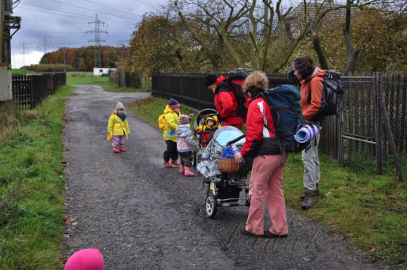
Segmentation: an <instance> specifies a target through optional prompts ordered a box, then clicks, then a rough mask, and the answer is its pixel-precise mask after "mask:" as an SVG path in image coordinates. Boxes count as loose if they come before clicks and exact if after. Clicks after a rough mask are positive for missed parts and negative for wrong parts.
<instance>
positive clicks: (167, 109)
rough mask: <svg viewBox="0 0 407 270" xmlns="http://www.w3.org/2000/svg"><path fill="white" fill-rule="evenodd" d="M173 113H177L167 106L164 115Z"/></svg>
mask: <svg viewBox="0 0 407 270" xmlns="http://www.w3.org/2000/svg"><path fill="white" fill-rule="evenodd" d="M171 112H175V111H173V110H172V109H171V108H170V106H169V105H168V104H167V106H165V109H164V113H171Z"/></svg>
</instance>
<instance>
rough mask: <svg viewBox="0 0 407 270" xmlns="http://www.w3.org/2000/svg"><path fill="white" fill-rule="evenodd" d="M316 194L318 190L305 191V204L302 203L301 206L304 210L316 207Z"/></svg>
mask: <svg viewBox="0 0 407 270" xmlns="http://www.w3.org/2000/svg"><path fill="white" fill-rule="evenodd" d="M316 194H317V192H316V190H309V189H307V190H306V191H305V198H304V202H303V203H302V206H301V208H302V210H307V209H310V208H311V207H312V206H313V205H314V203H315V197H316Z"/></svg>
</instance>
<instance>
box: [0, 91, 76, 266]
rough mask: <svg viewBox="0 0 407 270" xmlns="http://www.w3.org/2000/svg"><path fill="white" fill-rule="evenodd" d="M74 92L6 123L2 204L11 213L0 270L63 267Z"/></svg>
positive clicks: (1, 234)
mask: <svg viewBox="0 0 407 270" xmlns="http://www.w3.org/2000/svg"><path fill="white" fill-rule="evenodd" d="M72 89H73V87H71V86H65V87H63V88H61V89H60V90H59V91H57V93H56V94H55V95H53V96H49V97H48V98H47V99H45V100H44V101H43V103H42V104H41V105H40V106H38V107H37V108H36V109H34V110H31V111H23V112H16V113H11V112H9V115H7V117H6V118H2V123H1V124H2V126H1V128H0V149H1V151H0V203H1V204H2V206H6V207H2V209H1V210H0V214H1V215H2V216H1V219H0V269H62V267H63V265H62V261H61V258H60V256H61V253H60V252H61V244H62V243H61V240H62V232H63V228H64V220H63V211H64V207H63V203H64V197H63V192H64V184H65V182H64V177H63V175H64V169H63V166H62V163H61V161H62V158H63V156H62V152H63V138H62V132H63V127H64V120H63V115H64V103H65V100H66V97H67V96H68V95H69V94H70V91H71V90H72ZM19 179H21V188H20V189H18V188H17V189H16V187H18V182H19ZM12 190H16V193H15V194H12V193H11V192H10V191H12ZM10 202H11V203H10Z"/></svg>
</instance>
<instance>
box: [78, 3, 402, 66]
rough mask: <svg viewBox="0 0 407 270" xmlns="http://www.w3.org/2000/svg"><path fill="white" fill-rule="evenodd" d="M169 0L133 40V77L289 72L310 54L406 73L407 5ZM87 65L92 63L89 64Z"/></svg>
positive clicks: (333, 62) (324, 60) (332, 62)
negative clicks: (239, 71) (240, 69)
mask: <svg viewBox="0 0 407 270" xmlns="http://www.w3.org/2000/svg"><path fill="white" fill-rule="evenodd" d="M338 3H340V4H336V3H335V1H332V0H329V1H328V0H322V1H314V0H304V1H301V3H300V4H299V5H297V6H292V5H291V6H290V5H289V4H287V1H282V0H276V1H272V0H205V1H201V0H170V2H169V4H168V5H167V8H166V9H165V10H163V11H162V12H161V13H156V14H148V15H145V16H144V18H143V20H142V22H141V23H140V24H138V25H137V26H136V29H135V31H134V32H133V34H132V40H131V43H130V51H129V56H128V58H127V61H124V60H122V62H123V63H124V62H126V65H127V68H128V69H130V70H138V71H142V72H145V73H154V72H212V71H215V72H220V71H224V70H230V69H233V68H236V67H243V66H249V67H252V68H254V69H260V70H264V71H266V72H270V73H273V72H281V71H285V70H286V69H287V68H288V67H289V65H290V63H291V61H292V60H293V58H294V57H296V56H299V55H311V56H312V57H313V58H314V59H315V60H316V62H317V63H316V64H317V65H322V66H323V67H329V68H331V69H336V70H338V71H341V72H344V71H356V72H373V71H406V70H407V53H406V50H407V49H406V48H407V44H406V43H407V31H406V29H407V16H406V15H405V14H406V11H407V0H398V1H390V0H388V1H384V0H380V1H378V0H346V1H342V2H338ZM85 62H86V61H85Z"/></svg>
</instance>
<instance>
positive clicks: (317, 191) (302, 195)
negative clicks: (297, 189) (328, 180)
mask: <svg viewBox="0 0 407 270" xmlns="http://www.w3.org/2000/svg"><path fill="white" fill-rule="evenodd" d="M318 184H319V183H318ZM318 184H317V190H315V194H316V195H315V196H316V197H318V196H320V195H321V193H320V192H319V187H318ZM306 190H307V189H304V193H303V194H301V197H300V198H301V200H304V198H305V192H306Z"/></svg>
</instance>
